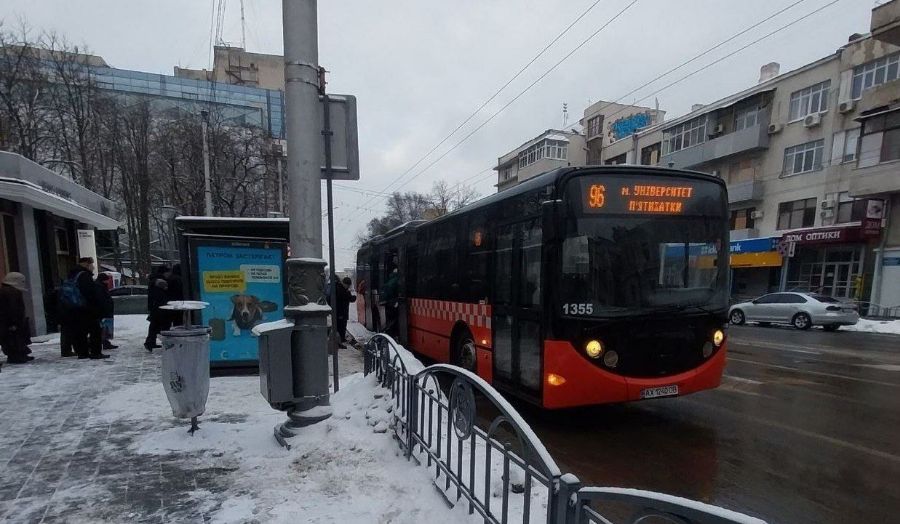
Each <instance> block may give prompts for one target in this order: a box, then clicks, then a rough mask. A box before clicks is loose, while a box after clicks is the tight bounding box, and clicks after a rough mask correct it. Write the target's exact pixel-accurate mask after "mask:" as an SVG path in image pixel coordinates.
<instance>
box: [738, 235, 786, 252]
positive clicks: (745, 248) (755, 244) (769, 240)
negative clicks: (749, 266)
mask: <svg viewBox="0 0 900 524" xmlns="http://www.w3.org/2000/svg"><path fill="white" fill-rule="evenodd" d="M777 240H778V238H777V237H766V238H748V239H745V240H732V241H731V253H732V254H737V253H763V252H766V251H775V246H776V244H777Z"/></svg>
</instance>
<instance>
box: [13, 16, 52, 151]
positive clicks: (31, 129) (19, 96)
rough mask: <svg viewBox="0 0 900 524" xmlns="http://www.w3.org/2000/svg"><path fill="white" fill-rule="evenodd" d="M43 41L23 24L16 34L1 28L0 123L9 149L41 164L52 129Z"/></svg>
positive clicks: (21, 23) (22, 22)
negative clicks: (43, 65)
mask: <svg viewBox="0 0 900 524" xmlns="http://www.w3.org/2000/svg"><path fill="white" fill-rule="evenodd" d="M41 46H42V42H40V41H39V40H33V39H32V35H31V31H30V29H29V27H28V25H27V23H25V22H24V21H21V22H20V24H19V28H18V30H17V31H16V32H10V31H4V30H3V28H2V26H0V124H2V127H3V128H5V129H2V131H3V135H5V136H3V139H2V142H4V143H6V144H7V146H6V147H8V148H9V149H10V150H12V151H14V152H16V153H19V154H20V155H22V156H24V157H25V158H28V159H30V160H33V161H35V162H40V161H41V160H42V154H43V153H44V146H45V145H46V144H45V143H46V142H47V141H48V140H50V139H51V137H52V136H53V135H52V133H51V131H50V129H49V119H48V118H47V117H48V116H49V107H48V105H47V90H48V86H49V80H48V77H47V72H46V70H45V68H44V67H42V63H41V52H40V48H41Z"/></svg>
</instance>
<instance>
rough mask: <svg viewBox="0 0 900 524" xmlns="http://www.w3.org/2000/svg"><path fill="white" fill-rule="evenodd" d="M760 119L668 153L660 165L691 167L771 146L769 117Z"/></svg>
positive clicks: (681, 167)
mask: <svg viewBox="0 0 900 524" xmlns="http://www.w3.org/2000/svg"><path fill="white" fill-rule="evenodd" d="M760 116H762V114H760ZM760 120H761V121H760V122H759V123H758V124H757V125H755V126H750V127H747V128H744V129H741V130H740V131H735V132H733V133H727V134H724V135H720V136H718V137H716V138H713V139H711V140H707V141H706V142H704V143H702V144H699V145H696V146H692V147H689V148H687V149H682V150H680V151H675V152H674V153H667V154H665V155H663V156H662V158H661V159H660V165H663V166H668V165H670V164H671V165H672V167H675V168H679V169H690V168H695V167H697V166H701V165H703V164H706V163H709V162H712V161H715V160H719V159H722V158H727V157H730V156H733V155H738V154H740V153H746V152H748V151H755V150H758V149H766V148H767V147H769V133H768V129H769V121H768V118H760Z"/></svg>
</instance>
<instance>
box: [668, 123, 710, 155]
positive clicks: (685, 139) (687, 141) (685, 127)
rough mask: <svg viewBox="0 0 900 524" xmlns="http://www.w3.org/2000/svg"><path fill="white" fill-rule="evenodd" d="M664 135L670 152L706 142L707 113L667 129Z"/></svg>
mask: <svg viewBox="0 0 900 524" xmlns="http://www.w3.org/2000/svg"><path fill="white" fill-rule="evenodd" d="M664 136H665V138H664V141H665V144H666V152H668V153H674V152H675V151H681V150H682V149H686V148H688V147H691V146H695V145H697V144H701V143H703V142H706V115H703V116H701V117H699V118H695V119H693V120H689V121H687V122H685V123H683V124H679V125H677V126H675V127H672V128H670V129H667V130H666V131H665V134H664Z"/></svg>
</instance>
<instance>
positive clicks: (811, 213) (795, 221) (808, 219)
mask: <svg viewBox="0 0 900 524" xmlns="http://www.w3.org/2000/svg"><path fill="white" fill-rule="evenodd" d="M815 222H816V199H815V198H804V199H802V200H794V201H793V202H782V203H781V204H778V229H796V228H798V227H812V226H813V225H814V224H815Z"/></svg>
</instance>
